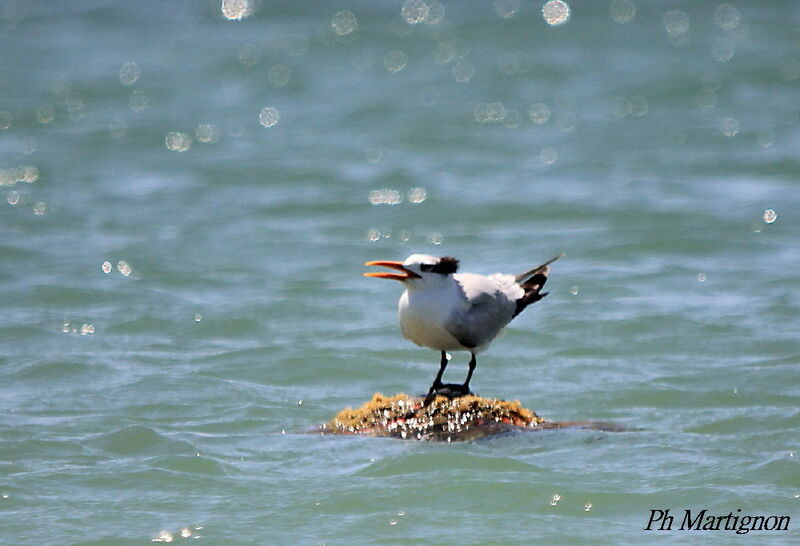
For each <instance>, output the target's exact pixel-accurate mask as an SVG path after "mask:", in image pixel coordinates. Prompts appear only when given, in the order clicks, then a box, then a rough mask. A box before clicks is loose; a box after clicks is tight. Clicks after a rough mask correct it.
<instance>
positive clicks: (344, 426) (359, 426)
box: [319, 393, 623, 442]
mask: <svg viewBox="0 0 800 546" xmlns="http://www.w3.org/2000/svg"><path fill="white" fill-rule="evenodd" d="M423 400H424V399H423V398H422V397H416V396H414V397H412V396H408V395H407V394H396V395H394V396H384V395H383V394H381V393H375V394H374V395H373V396H372V400H369V401H368V402H365V403H364V404H363V405H362V406H361V407H359V408H356V409H353V408H345V409H343V410H342V411H340V412H339V413H338V414H337V415H336V417H334V418H333V419H331V420H330V421H329V422H327V423H325V424H323V425H321V426H320V427H319V432H320V433H321V434H339V435H364V436H376V437H388V438H401V439H404V440H434V441H445V442H457V441H466V440H476V439H478V438H483V437H486V436H493V435H496V434H502V433H509V432H514V431H532V430H543V429H555V428H568V427H574V428H589V429H595V430H605V431H610V432H620V431H622V430H623V429H622V428H621V427H619V426H617V425H613V424H610V423H593V422H583V421H581V422H577V421H570V422H555V421H546V420H545V419H542V418H541V417H539V416H538V415H536V414H535V413H534V412H533V411H531V410H529V409H526V408H524V407H522V404H520V402H519V401H516V400H515V401H513V402H507V401H505V400H495V399H491V398H483V397H480V396H475V395H472V394H470V395H467V396H461V397H458V398H452V399H451V398H447V397H445V396H437V397H436V398H435V399H434V400H433V401H432V402H431V403H430V404H429V405H428V406H425V407H423Z"/></svg>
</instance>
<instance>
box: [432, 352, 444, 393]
mask: <svg viewBox="0 0 800 546" xmlns="http://www.w3.org/2000/svg"><path fill="white" fill-rule="evenodd" d="M446 367H447V353H446V352H444V351H442V360H441V362H439V373H437V374H436V379H434V380H433V385H431V389H432V390H436V389H438V388H440V387H441V386H442V375H444V369H445V368H446Z"/></svg>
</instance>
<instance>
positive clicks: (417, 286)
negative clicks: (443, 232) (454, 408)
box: [364, 254, 563, 405]
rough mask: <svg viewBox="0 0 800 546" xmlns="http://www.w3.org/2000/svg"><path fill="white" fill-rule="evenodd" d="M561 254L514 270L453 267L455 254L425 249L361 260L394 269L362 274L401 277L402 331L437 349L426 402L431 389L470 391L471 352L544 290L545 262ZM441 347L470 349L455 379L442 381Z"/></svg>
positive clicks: (473, 359) (437, 391)
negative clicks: (401, 257) (462, 376)
mask: <svg viewBox="0 0 800 546" xmlns="http://www.w3.org/2000/svg"><path fill="white" fill-rule="evenodd" d="M561 256H563V254H559V255H558V256H555V257H554V258H551V259H550V260H548V261H546V262H545V263H543V264H542V265H539V266H536V267H534V268H533V269H529V270H528V271H525V272H524V273H520V274H519V275H506V274H503V273H495V274H494V275H489V276H484V275H478V274H475V273H458V265H459V262H458V260H457V259H455V258H453V257H451V256H444V257H441V258H438V257H436V256H429V255H427V254H412V255H411V256H409V257H408V258H406V259H405V261H403V262H399V261H390V260H378V261H371V262H366V263H365V264H364V265H367V266H380V267H388V268H391V269H394V270H396V271H398V273H389V272H370V273H364V276H365V277H375V278H378V279H392V280H396V281H400V282H402V283H403V285H404V286H405V292H403V295H402V296H400V301H399V302H398V311H399V315H400V329H401V331H402V333H403V336H404V337H405V338H406V339H409V340H411V341H413V342H414V343H416V344H417V345H419V346H422V347H430V348H431V349H436V350H437V351H440V352H441V357H442V358H441V361H440V363H439V373H438V374H437V375H436V379H434V381H433V384H432V385H431V388H430V390H429V391H428V396H427V397H426V400H425V404H426V405H427V404H428V403H430V401H431V400H432V399H433V398H434V397H435V396H436V394H448V395H454V396H463V395H466V394H470V390H469V383H470V380H472V374H473V372H474V371H475V366H476V365H477V360H476V355H477V354H478V353H480V352H482V351H484V350H486V349H487V348H488V347H489V345H490V344H491V342H492V341H493V340H494V339H495V338H496V337H497V335H498V334H499V333H500V332H501V330H502V329H503V328H504V327H505V326H506V325H507V324H508V323H509V322H511V320H512V319H513V318H514V317H516V316H517V315H519V314H520V313H521V312H522V311H523V310H525V308H526V307H528V306H529V305H530V304H532V303H535V302H537V301H539V300H540V299H542V298H543V297H545V296H546V295H547V292H542V287H544V284H545V283H546V282H547V277H548V275H549V274H550V264H551V263H553V262H554V261H556V260H557V259H559V258H560V257H561ZM447 351H469V352H470V354H471V355H472V357H471V358H470V361H469V372H468V373H467V378H466V380H465V381H464V383H463V384H461V385H458V384H448V385H445V384H443V383H442V375H443V374H444V370H445V368H446V367H447V361H448V355H447Z"/></svg>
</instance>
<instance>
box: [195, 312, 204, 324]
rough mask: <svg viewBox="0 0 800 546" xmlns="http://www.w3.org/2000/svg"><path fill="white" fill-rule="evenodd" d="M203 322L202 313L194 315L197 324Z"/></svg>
mask: <svg viewBox="0 0 800 546" xmlns="http://www.w3.org/2000/svg"><path fill="white" fill-rule="evenodd" d="M201 320H203V315H201V314H200V313H195V314H194V321H195V322H200V321H201Z"/></svg>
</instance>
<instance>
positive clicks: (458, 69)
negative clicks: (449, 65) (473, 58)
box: [453, 61, 475, 83]
mask: <svg viewBox="0 0 800 546" xmlns="http://www.w3.org/2000/svg"><path fill="white" fill-rule="evenodd" d="M474 75H475V67H474V66H472V63H471V62H469V61H458V62H457V63H456V64H454V65H453V79H454V80H456V81H457V82H458V83H467V82H468V81H469V80H471V79H472V76H474Z"/></svg>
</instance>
